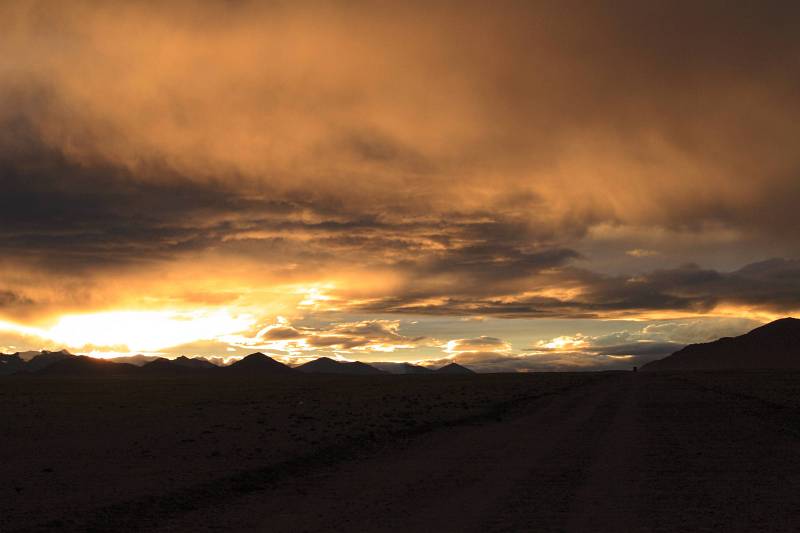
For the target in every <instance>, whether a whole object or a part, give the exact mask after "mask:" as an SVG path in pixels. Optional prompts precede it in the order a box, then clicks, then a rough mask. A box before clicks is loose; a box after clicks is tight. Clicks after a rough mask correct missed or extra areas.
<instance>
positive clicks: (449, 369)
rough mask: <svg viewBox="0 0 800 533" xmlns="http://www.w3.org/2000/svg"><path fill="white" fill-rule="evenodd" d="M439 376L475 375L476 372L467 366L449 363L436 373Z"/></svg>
mask: <svg viewBox="0 0 800 533" xmlns="http://www.w3.org/2000/svg"><path fill="white" fill-rule="evenodd" d="M435 372H436V373H437V374H474V373H475V371H474V370H470V369H469V368H467V367H465V366H461V365H459V364H458V363H449V364H447V365H444V366H443V367H441V368H439V369H437V370H436V371H435Z"/></svg>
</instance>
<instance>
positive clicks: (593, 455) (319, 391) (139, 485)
mask: <svg viewBox="0 0 800 533" xmlns="http://www.w3.org/2000/svg"><path fill="white" fill-rule="evenodd" d="M798 383H800V375H798V374H786V373H780V374H779V373H738V374H731V373H727V374H722V373H716V374H676V375H662V374H642V373H640V374H632V373H630V374H627V373H626V374H590V373H587V374H534V375H483V376H464V377H462V376H454V377H444V376H380V377H377V378H376V377H367V378H347V377H339V378H319V379H300V380H293V381H276V380H253V381H247V380H239V381H233V380H231V381H223V382H218V381H214V382H210V381H203V380H197V379H184V380H169V381H164V380H113V381H111V380H109V381H97V380H33V379H19V378H17V379H6V380H2V381H0V439H2V443H1V444H2V448H0V449H2V454H3V461H2V462H0V479H2V480H3V483H2V485H0V491H2V494H1V495H2V497H1V498H0V505H1V506H2V508H0V531H15V530H48V529H58V530H76V531H78V530H79V531H85V530H97V531H102V530H108V531H128V530H131V531H135V530H140V531H159V530H160V531H212V530H213V531H270V532H273V531H275V532H280V531H615V532H618V531H797V530H800V512H798V511H797V510H798V509H800V416H798V415H800V404H798V400H797V397H798V396H797V394H796V393H797V390H798Z"/></svg>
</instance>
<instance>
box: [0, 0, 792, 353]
mask: <svg viewBox="0 0 800 533" xmlns="http://www.w3.org/2000/svg"><path fill="white" fill-rule="evenodd" d="M798 15H800V7H798V6H797V4H796V3H794V2H778V1H767V2H758V3H749V4H748V3H734V4H732V3H730V2H722V1H711V0H709V1H704V2H683V1H673V2H661V1H653V2H634V1H622V2H616V3H614V4H613V5H610V4H609V3H607V2H592V1H589V2H586V1H581V2H578V1H574V2H573V1H563V2H516V1H504V2H499V3H496V4H493V5H491V6H489V5H487V4H486V3H484V2H471V1H466V2H459V3H458V4H454V3H450V2H425V3H422V2H413V1H412V2H405V3H403V4H395V5H390V4H386V3H381V2H377V3H374V2H355V3H352V2H334V1H330V2H313V3H310V4H298V3H283V2H277V3H261V2H246V1H245V2H235V3H230V2H199V1H197V2H195V1H179V2H173V3H167V4H163V5H156V4H154V3H150V2H125V3H123V2H117V3H115V2H111V3H109V4H106V5H105V6H104V7H102V8H101V7H100V6H99V5H98V4H96V3H94V2H82V1H76V2H70V3H61V2H24V1H21V2H15V3H9V4H6V5H4V6H2V7H0V46H2V48H3V49H4V50H6V51H7V53H5V54H4V57H3V61H2V62H1V63H0V127H2V128H3V131H4V132H5V133H6V134H5V135H3V137H2V139H1V140H0V186H1V187H2V191H1V192H2V194H0V254H2V256H3V261H4V262H5V263H9V264H11V263H13V262H22V263H24V264H25V265H24V266H25V267H26V268H30V269H31V270H37V271H40V272H43V273H44V274H43V275H44V277H45V278H47V277H48V276H49V278H48V279H50V280H54V281H57V280H58V278H59V276H74V275H76V274H80V275H81V276H84V277H85V278H86V279H87V280H88V281H87V283H88V282H89V281H91V278H92V274H93V271H94V270H104V271H110V272H112V273H113V272H115V271H116V270H117V269H120V270H122V269H127V270H130V269H131V267H135V268H140V267H148V266H150V265H155V264H159V265H160V264H176V265H178V266H177V267H176V270H179V271H181V270H182V269H187V268H189V267H191V268H193V269H194V274H195V275H198V276H199V277H202V274H203V272H200V273H198V271H199V270H203V268H205V270H206V272H205V273H206V274H208V277H213V280H212V282H209V284H208V285H209V286H210V287H211V288H213V289H215V290H220V291H222V292H224V293H226V294H235V293H236V292H237V291H241V290H242V288H243V287H244V288H247V287H262V286H268V285H271V284H272V285H280V283H281V282H283V281H286V280H296V279H298V278H302V279H303V281H310V282H311V281H320V282H324V281H326V280H327V279H328V278H331V279H334V278H335V280H336V281H337V285H336V287H337V288H336V291H337V294H336V295H335V296H337V297H338V298H339V299H338V300H337V301H336V304H337V305H338V306H339V308H340V309H343V310H354V309H356V310H368V311H375V312H390V313H392V312H398V313H423V314H425V313H429V314H454V315H483V314H486V315H495V316H504V317H520V316H525V317H604V316H608V315H635V314H637V313H642V312H686V313H706V312H711V311H713V310H714V309H716V308H718V307H720V306H725V305H740V306H745V307H753V308H758V309H767V310H771V311H782V310H791V309H793V308H798V306H800V296H799V294H800V287H798V284H797V279H798V276H797V275H798V273H800V269H799V268H798V264H797V260H798V259H799V258H798V253H800V252H798V249H797V245H796V242H797V240H796V239H797V238H796V235H795V228H796V227H798V225H800V218H798V217H800V214H798V213H800V211H798V210H797V209H796V205H798V203H800V179H798V176H799V175H800V155H798V154H799V153H800V152H798V150H797V146H796V144H797V141H796V139H798V138H800V99H799V98H798V97H797V94H800V38H798V36H797V30H796V27H795V24H794V21H796V20H797V18H798ZM603 227H605V228H637V229H638V230H639V231H640V234H642V235H645V236H649V235H655V234H656V230H658V231H666V232H667V233H666V235H667V237H662V238H663V239H668V238H669V235H670V234H669V231H672V232H680V233H681V234H691V235H693V236H696V238H697V246H698V247H701V246H703V243H704V242H707V241H711V240H714V239H717V241H724V243H725V244H724V246H725V247H726V249H725V251H726V257H728V258H730V259H729V260H727V263H728V264H727V265H726V267H725V268H719V267H717V268H713V269H712V268H706V267H704V266H702V265H701V266H683V267H676V266H674V265H679V264H681V263H689V262H691V261H696V259H695V258H694V257H692V252H691V251H686V252H683V253H684V254H685V255H686V257H682V256H681V257H665V258H664V261H665V266H664V268H662V269H660V270H654V271H650V272H645V273H638V274H635V273H636V272H637V271H638V267H637V266H636V265H637V264H636V260H637V258H636V257H628V256H625V257H623V259H622V261H626V262H625V263H623V264H622V266H621V267H620V268H619V269H617V270H616V271H615V272H614V273H609V272H607V271H604V272H600V269H599V268H595V267H594V265H593V264H592V260H593V258H592V256H591V255H589V254H585V253H580V252H579V251H578V250H579V249H581V248H580V247H579V246H578V243H579V241H581V240H582V239H589V240H591V239H593V238H595V237H594V235H595V233H596V230H597V228H603ZM593 230H594V231H595V233H593ZM720 236H722V237H720ZM745 237H746V238H747V239H750V240H751V241H753V240H765V241H766V240H768V241H769V242H770V243H774V246H775V248H776V249H777V253H775V254H773V255H781V256H784V257H786V259H783V260H772V261H767V262H761V263H753V264H751V265H749V266H747V267H745V268H742V269H740V270H734V269H735V268H736V267H737V266H738V265H741V264H743V263H745V262H747V261H750V260H751V259H747V260H739V259H737V247H741V246H742V245H741V243H742V242H743V239H745ZM640 240H644V241H649V240H650V239H648V238H647V237H645V238H643V239H640ZM717 241H715V242H717ZM630 244H631V246H630V248H629V249H637V248H641V249H648V250H649V249H651V248H654V249H657V248H658V242H632V243H630ZM721 246H722V245H721ZM203 254H207V255H206V256H204V255H203ZM212 254H213V259H209V257H208V256H210V255H212ZM764 257H769V255H765V256H764ZM198 258H202V259H203V260H202V261H201V260H199V259H198ZM181 261H183V263H181ZM243 263H247V265H248V267H249V268H250V270H248V271H246V272H245V271H243V272H239V271H237V272H236V273H233V272H232V271H233V270H236V269H237V268H238V267H240V266H241V264H243ZM15 267H16V264H12V265H11V266H7V268H6V269H5V270H7V271H9V272H10V271H11V270H13V268H15ZM226 269H230V271H231V273H230V274H227V275H229V276H230V279H229V280H227V281H226V279H224V278H225V276H226V272H229V270H226ZM242 270H245V269H244V267H242ZM220 272H222V273H221V274H220ZM267 272H268V273H269V274H270V275H271V276H272V277H269V276H267V275H266V274H265V273H267ZM342 272H344V273H342ZM374 272H378V273H379V274H380V276H381V277H382V279H383V280H384V281H383V285H381V284H380V283H374V286H372V285H370V287H369V289H366V288H363V287H362V285H366V284H365V283H363V279H362V278H363V277H364V276H365V275H368V274H372V273H374ZM620 272H626V274H625V275H622V274H620ZM146 275H148V274H147V273H146V272H145V268H142V273H141V276H143V277H144V276H146ZM154 276H155V275H154ZM337 276H339V277H338V278H337ZM233 278H236V279H235V280H234V279H233ZM340 278H341V279H340ZM16 283H17V285H18V286H19V287H17V286H15V285H13V284H12V282H10V281H9V282H8V283H7V284H8V286H9V288H10V291H11V293H14V294H19V295H22V296H20V297H21V298H29V297H28V296H27V295H26V292H25V290H24V289H25V288H26V285H25V284H26V283H28V285H34V284H40V285H41V279H38V278H37V280H35V281H31V280H28V281H25V280H18V281H16ZM170 283H171V281H170V282H167V281H165V282H164V284H165V285H166V286H167V287H169V286H170V285H169V284H170ZM204 288H205V289H208V288H209V287H204ZM18 289H19V290H18ZM201 289H202V288H201ZM201 289H198V290H201ZM164 290H165V291H168V290H169V288H167V289H164ZM201 292H202V291H201ZM175 298H179V296H175ZM214 298H215V296H214V295H213V294H211V295H210V296H209V301H211V300H213V299H214ZM32 299H34V300H36V298H32ZM225 301H229V300H225ZM278 334H279V333H278V332H277V331H276V332H275V335H278ZM328 341H330V339H328V340H324V341H323V340H320V341H319V342H328ZM310 342H311V341H310ZM342 342H344V341H342Z"/></svg>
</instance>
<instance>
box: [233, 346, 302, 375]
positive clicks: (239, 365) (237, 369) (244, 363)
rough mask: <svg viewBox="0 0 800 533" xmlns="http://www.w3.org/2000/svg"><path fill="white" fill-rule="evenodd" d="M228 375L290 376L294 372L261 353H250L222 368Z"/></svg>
mask: <svg viewBox="0 0 800 533" xmlns="http://www.w3.org/2000/svg"><path fill="white" fill-rule="evenodd" d="M223 369H224V370H225V372H226V373H228V374H237V375H253V376H264V375H276V376H280V375H290V374H294V373H295V372H296V371H295V370H294V369H293V368H290V367H288V366H286V365H284V364H283V363H279V362H278V361H276V360H275V359H273V358H271V357H269V356H267V355H264V354H263V353H261V352H256V353H251V354H250V355H248V356H247V357H245V358H243V359H241V360H239V361H236V362H235V363H233V364H232V365H230V366H226V367H224V368H223Z"/></svg>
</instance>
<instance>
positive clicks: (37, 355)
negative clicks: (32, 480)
mask: <svg viewBox="0 0 800 533" xmlns="http://www.w3.org/2000/svg"><path fill="white" fill-rule="evenodd" d="M381 367H382V368H381ZM434 373H442V374H472V373H474V372H473V371H472V370H469V369H467V368H465V367H462V366H460V365H457V364H455V363H452V364H450V365H446V366H444V367H442V368H440V369H438V370H433V369H430V368H426V367H422V366H418V365H412V364H409V363H376V364H375V366H372V365H368V364H366V363H362V362H360V361H354V362H349V361H337V360H335V359H331V358H329V357H320V358H318V359H315V360H313V361H310V362H308V363H304V364H302V365H299V366H296V367H291V366H288V365H285V364H283V363H281V362H279V361H276V360H275V359H273V358H271V357H269V356H268V355H265V354H263V353H260V352H257V353H252V354H250V355H248V356H246V357H244V358H242V359H240V360H239V361H236V362H235V363H233V364H230V365H227V366H222V367H220V366H217V365H215V364H213V363H211V362H210V361H208V360H206V359H203V358H200V357H198V358H189V357H185V356H180V357H178V358H176V359H166V358H163V357H156V356H145V355H135V356H129V357H120V358H114V359H97V358H94V357H87V356H84V355H73V354H71V353H69V352H68V351H66V350H60V351H57V352H51V351H46V350H45V351H41V352H17V353H14V354H0V376H9V375H14V374H18V375H31V376H53V377H55V376H73V377H77V376H87V377H92V376H98V377H99V376H154V377H178V376H202V375H229V376H268V375H274V376H291V375H303V374H329V375H356V376H368V375H381V374H434Z"/></svg>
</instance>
